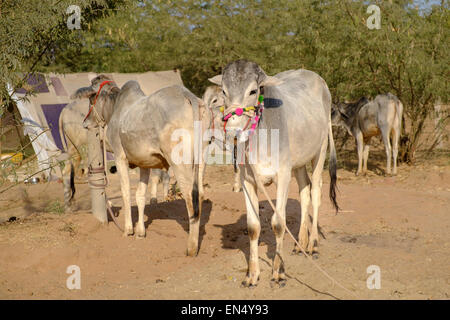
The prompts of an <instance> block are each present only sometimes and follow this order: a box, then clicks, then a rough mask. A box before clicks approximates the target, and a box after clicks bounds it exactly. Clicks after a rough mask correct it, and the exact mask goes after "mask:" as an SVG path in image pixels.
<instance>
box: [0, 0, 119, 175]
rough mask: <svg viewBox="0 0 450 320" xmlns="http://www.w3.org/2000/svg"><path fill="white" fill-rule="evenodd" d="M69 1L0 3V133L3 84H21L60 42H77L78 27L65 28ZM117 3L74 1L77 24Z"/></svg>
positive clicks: (8, 100) (12, 0)
mask: <svg viewBox="0 0 450 320" xmlns="http://www.w3.org/2000/svg"><path fill="white" fill-rule="evenodd" d="M72 3H73V1H69V0H58V1H56V0H53V1H38V0H28V1H19V0H3V1H1V2H0V52H1V55H0V129H1V130H0V134H2V132H3V127H2V121H1V120H2V118H3V115H4V112H5V110H6V108H7V106H8V105H9V104H10V103H11V97H10V93H9V92H8V90H7V84H9V85H10V86H11V87H12V88H13V90H16V89H18V88H21V87H24V86H25V84H26V79H27V77H29V76H30V75H32V74H33V73H34V72H36V71H37V70H38V69H39V68H41V67H42V63H43V61H44V60H45V59H48V57H52V56H53V55H54V53H55V51H58V48H60V47H61V44H64V45H65V46H67V44H68V43H73V42H76V41H77V39H78V37H79V33H80V32H78V31H79V30H76V29H75V30H72V29H69V28H68V24H67V20H68V19H69V16H70V14H68V13H67V9H68V7H69V6H70V5H72ZM121 3H123V1H109V0H80V1H77V5H78V6H79V8H80V13H81V27H82V28H83V27H85V26H87V25H89V24H90V23H92V22H93V21H96V20H98V19H100V18H103V17H104V16H106V15H108V14H109V13H110V11H111V9H114V8H116V7H117V6H118V5H120V4H121ZM30 94H34V92H33V90H28V92H27V94H26V95H25V97H24V99H27V96H28V95H30ZM17 125H20V124H17ZM1 138H2V136H0V143H1ZM0 153H1V144H0ZM2 162H3V161H2ZM3 164H4V163H0V165H1V166H2V167H3Z"/></svg>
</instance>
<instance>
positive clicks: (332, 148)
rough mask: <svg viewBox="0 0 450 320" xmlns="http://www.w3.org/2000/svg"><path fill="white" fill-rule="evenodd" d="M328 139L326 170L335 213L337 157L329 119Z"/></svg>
mask: <svg viewBox="0 0 450 320" xmlns="http://www.w3.org/2000/svg"><path fill="white" fill-rule="evenodd" d="M328 140H329V144H330V161H329V165H328V171H329V173H330V193H329V195H330V200H331V202H332V203H333V207H334V208H335V209H336V213H337V212H338V211H339V205H338V203H337V200H336V189H337V173H336V171H337V158H336V148H335V146H334V139H333V130H332V128H331V121H329V122H328Z"/></svg>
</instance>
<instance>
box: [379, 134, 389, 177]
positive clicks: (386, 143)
mask: <svg viewBox="0 0 450 320" xmlns="http://www.w3.org/2000/svg"><path fill="white" fill-rule="evenodd" d="M381 135H382V136H383V143H384V148H385V150H386V174H391V141H390V130H389V129H388V128H386V127H385V128H381Z"/></svg>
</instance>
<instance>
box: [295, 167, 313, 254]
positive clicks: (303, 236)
mask: <svg viewBox="0 0 450 320" xmlns="http://www.w3.org/2000/svg"><path fill="white" fill-rule="evenodd" d="M294 175H295V179H296V180H297V184H298V190H299V193H300V206H301V210H302V211H301V213H302V215H301V223H300V231H299V233H298V240H299V242H300V246H301V248H302V249H303V250H304V251H306V249H307V246H308V226H307V220H306V217H307V216H308V207H309V203H310V202H311V181H310V180H309V177H308V172H307V171H306V167H301V168H297V169H295V170H294ZM300 252H302V251H301V250H300V248H299V247H298V246H297V244H295V247H294V253H300Z"/></svg>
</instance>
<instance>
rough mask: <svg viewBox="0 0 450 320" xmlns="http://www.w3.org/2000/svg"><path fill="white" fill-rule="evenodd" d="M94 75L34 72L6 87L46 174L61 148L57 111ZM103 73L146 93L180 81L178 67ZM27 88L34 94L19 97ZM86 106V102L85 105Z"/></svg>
mask: <svg viewBox="0 0 450 320" xmlns="http://www.w3.org/2000/svg"><path fill="white" fill-rule="evenodd" d="M96 75H97V74H95V73H74V74H65V75H60V74H34V75H31V76H29V77H28V78H27V81H26V82H27V84H28V86H26V88H19V89H17V90H15V91H14V90H13V88H11V87H8V91H9V92H10V94H11V97H12V98H13V100H15V102H16V105H17V108H18V110H19V113H20V116H21V118H22V119H21V120H22V122H23V124H24V133H25V134H26V135H28V136H29V137H30V140H31V141H32V145H33V149H34V151H35V153H36V155H37V158H38V165H39V169H40V170H44V173H45V175H46V177H48V176H49V174H50V168H49V167H50V161H51V158H52V157H53V156H55V155H57V154H58V153H59V150H60V149H61V148H62V144H61V137H60V135H59V130H58V119H59V115H60V113H61V111H62V109H63V108H64V107H65V106H66V105H67V104H69V103H70V102H71V101H72V100H71V99H70V95H71V94H72V93H74V92H75V91H76V90H77V89H78V88H81V87H86V86H89V85H90V80H91V79H92V78H94V77H95V76H96ZM105 75H107V76H108V77H110V78H111V79H113V80H114V81H115V83H116V84H117V85H118V86H119V87H121V86H122V85H123V84H125V82H127V81H129V80H136V81H137V82H139V84H140V86H141V88H142V91H144V93H145V94H146V95H150V94H152V93H153V92H155V91H157V90H159V89H161V88H164V87H167V86H170V85H174V84H180V85H182V84H183V82H182V80H181V75H180V72H179V71H178V70H171V71H158V72H145V73H126V74H125V73H107V74H105ZM27 90H33V91H34V92H35V93H36V94H35V95H29V96H28V97H27V99H22V98H23V97H24V96H25V94H26V93H27ZM88 107H89V106H88V103H86V109H87V108H88Z"/></svg>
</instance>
